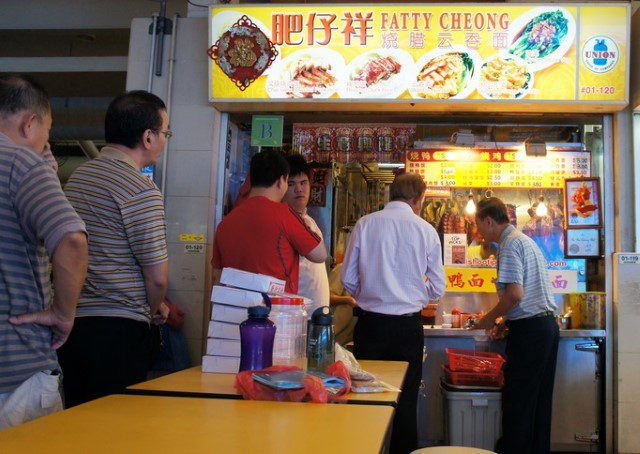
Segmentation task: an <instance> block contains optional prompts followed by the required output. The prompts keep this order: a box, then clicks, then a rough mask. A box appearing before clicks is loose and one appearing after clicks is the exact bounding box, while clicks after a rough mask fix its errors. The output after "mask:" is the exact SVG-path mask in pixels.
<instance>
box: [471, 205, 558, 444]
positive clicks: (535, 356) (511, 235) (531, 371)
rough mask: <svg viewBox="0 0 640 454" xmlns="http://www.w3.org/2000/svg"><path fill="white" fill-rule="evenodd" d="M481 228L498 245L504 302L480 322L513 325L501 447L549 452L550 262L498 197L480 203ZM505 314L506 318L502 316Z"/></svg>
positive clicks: (497, 327)
mask: <svg viewBox="0 0 640 454" xmlns="http://www.w3.org/2000/svg"><path fill="white" fill-rule="evenodd" d="M476 223H477V225H478V232H479V233H480V234H481V235H482V236H483V238H484V241H485V242H486V243H497V244H498V245H499V248H498V279H497V281H496V286H497V290H498V304H497V305H496V306H495V307H494V308H493V309H491V310H490V311H489V312H488V313H487V314H486V315H485V316H484V317H483V318H482V319H481V320H480V321H479V322H478V324H477V325H476V326H475V328H476V329H492V333H491V334H492V337H496V335H497V334H498V333H499V332H501V331H503V329H504V327H503V326H502V324H503V323H505V322H506V324H507V326H508V329H509V331H508V336H507V350H506V355H507V363H506V365H505V368H504V379H505V384H504V388H503V390H502V438H501V439H500V440H499V441H498V444H497V446H496V450H497V452H498V453H507V454H512V453H513V454H516V453H517V454H520V453H536V454H541V453H548V452H549V449H550V437H551V405H552V398H553V382H554V379H555V372H556V357H557V354H558V340H559V331H558V325H557V323H556V320H555V316H554V312H555V311H556V310H557V306H556V304H555V301H554V297H553V293H552V290H551V284H550V282H549V272H548V270H547V262H546V260H545V258H544V255H543V254H542V251H540V248H538V246H537V245H536V243H534V241H533V240H532V239H531V238H529V237H528V236H526V235H525V234H523V233H521V232H519V231H517V230H516V229H515V227H513V226H512V225H511V224H510V223H509V216H508V214H507V208H506V206H505V205H504V203H503V202H502V201H501V200H500V199H498V198H495V197H491V198H488V199H484V200H482V201H481V202H479V203H478V206H477V211H476ZM499 317H502V318H503V320H504V321H505V322H498V323H497V324H496V319H498V318H499Z"/></svg>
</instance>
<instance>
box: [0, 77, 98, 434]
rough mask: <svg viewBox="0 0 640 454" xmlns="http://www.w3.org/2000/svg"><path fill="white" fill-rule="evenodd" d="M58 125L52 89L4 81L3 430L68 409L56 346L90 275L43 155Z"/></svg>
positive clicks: (80, 233) (0, 158) (0, 108)
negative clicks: (50, 97)
mask: <svg viewBox="0 0 640 454" xmlns="http://www.w3.org/2000/svg"><path fill="white" fill-rule="evenodd" d="M50 128H51V108H50V106H49V100H48V98H47V95H46V93H45V92H44V90H43V89H42V88H41V87H40V86H38V85H37V84H35V83H33V82H32V81H30V80H28V79H24V78H21V77H17V76H0V231H2V241H1V243H0V430H1V429H4V428H6V427H9V426H14V425H17V424H20V423H22V422H25V421H28V420H31V419H35V418H37V417H39V416H43V415H46V414H48V413H52V412H54V411H57V410H61V409H62V399H61V396H60V391H59V388H60V374H59V371H58V361H57V359H56V353H55V349H57V348H58V347H60V345H62V344H63V343H64V342H65V341H66V339H67V337H68V335H69V332H70V331H71V327H72V326H73V320H74V314H75V309H76V303H77V301H78V295H79V294H80V288H81V287H82V283H83V282H84V277H85V274H86V271H87V237H86V234H85V227H84V224H83V223H82V220H81V219H80V218H79V217H78V215H77V214H76V212H75V211H73V208H71V205H69V202H67V199H66V198H65V197H64V194H63V192H62V188H61V187H60V182H59V180H58V177H57V176H56V174H55V172H54V171H53V169H52V167H51V165H50V164H48V163H47V162H46V161H45V160H44V159H43V158H42V156H41V154H42V153H43V151H44V150H45V147H46V145H47V141H48V140H49V129H50ZM49 259H51V262H52V265H53V285H54V287H55V294H53V292H52V289H51V281H50V278H49V270H48V265H49Z"/></svg>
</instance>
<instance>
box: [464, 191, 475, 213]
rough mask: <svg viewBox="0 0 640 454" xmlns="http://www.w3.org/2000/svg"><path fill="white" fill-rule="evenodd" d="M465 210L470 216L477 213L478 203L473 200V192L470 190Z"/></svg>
mask: <svg viewBox="0 0 640 454" xmlns="http://www.w3.org/2000/svg"><path fill="white" fill-rule="evenodd" d="M464 212H465V213H466V214H468V215H469V216H473V215H474V214H476V203H475V202H474V200H473V192H471V191H469V201H468V202H467V206H465V207H464Z"/></svg>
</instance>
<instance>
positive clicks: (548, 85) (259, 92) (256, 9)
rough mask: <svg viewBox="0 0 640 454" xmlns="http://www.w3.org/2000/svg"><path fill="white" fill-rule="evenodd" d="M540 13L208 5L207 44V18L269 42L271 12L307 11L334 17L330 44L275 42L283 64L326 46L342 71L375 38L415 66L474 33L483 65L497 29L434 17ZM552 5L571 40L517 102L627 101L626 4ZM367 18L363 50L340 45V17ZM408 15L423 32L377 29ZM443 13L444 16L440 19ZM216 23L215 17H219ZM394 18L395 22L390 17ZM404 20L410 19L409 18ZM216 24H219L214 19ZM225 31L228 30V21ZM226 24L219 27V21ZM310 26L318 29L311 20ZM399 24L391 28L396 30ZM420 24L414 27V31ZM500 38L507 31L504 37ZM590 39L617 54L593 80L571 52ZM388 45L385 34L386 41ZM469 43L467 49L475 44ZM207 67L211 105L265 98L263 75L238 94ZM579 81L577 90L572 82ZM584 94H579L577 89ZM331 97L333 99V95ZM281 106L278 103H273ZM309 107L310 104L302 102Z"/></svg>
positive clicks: (355, 42) (497, 8) (375, 43)
mask: <svg viewBox="0 0 640 454" xmlns="http://www.w3.org/2000/svg"><path fill="white" fill-rule="evenodd" d="M539 7H541V5H530V4H529V5H522V6H520V5H517V6H513V5H503V4H497V5H488V6H478V5H469V6H466V5H442V4H437V5H430V4H413V5H407V4H404V5H383V6H377V5H376V6H366V5H365V6H363V5H347V6H338V5H334V6H300V5H295V6H272V5H270V6H264V7H263V6H243V5H233V6H231V7H211V10H210V14H211V16H210V27H211V31H210V34H211V36H210V45H213V44H215V42H216V41H217V40H218V38H219V35H218V36H213V35H216V34H221V32H220V27H219V26H218V30H215V28H216V27H214V26H213V25H212V24H213V23H214V19H215V18H216V16H217V15H219V14H224V15H226V17H225V21H227V22H229V21H230V20H229V18H233V17H235V16H234V13H236V12H237V19H239V18H240V17H241V16H242V15H244V14H246V15H247V16H249V18H250V19H251V20H252V21H254V22H256V23H259V24H262V25H263V27H264V28H266V29H267V30H269V31H270V32H271V36H268V38H269V39H271V40H272V41H273V29H272V28H273V27H272V16H273V15H274V14H302V17H303V24H304V25H306V21H307V20H308V18H309V15H310V14H311V13H316V14H318V15H320V14H335V15H336V16H337V17H336V19H335V21H334V22H333V25H334V26H336V27H337V29H336V30H333V31H332V34H331V40H330V42H329V43H328V45H326V46H318V45H312V46H309V45H308V44H307V37H308V32H307V28H306V27H305V28H304V29H303V31H302V32H301V33H300V34H299V35H296V38H300V39H301V40H302V42H301V43H300V44H299V45H287V44H283V45H280V46H277V49H278V51H279V53H280V56H279V58H280V59H284V58H286V57H287V56H289V55H291V54H292V53H293V52H296V51H298V50H301V49H310V48H326V49H333V50H335V51H337V52H338V53H339V54H341V55H342V57H343V58H344V60H345V63H346V64H347V65H348V64H349V62H351V61H352V60H353V59H355V58H356V57H358V56H359V55H361V54H363V53H365V52H367V51H371V50H375V49H380V48H383V47H384V46H383V45H384V44H385V42H384V41H385V36H384V35H383V34H388V33H397V46H398V47H397V48H398V49H401V50H404V51H406V52H408V53H409V54H410V55H411V57H412V58H413V60H414V62H417V61H418V60H419V59H420V58H421V57H422V56H423V55H425V54H426V53H427V52H430V51H431V50H433V49H437V48H438V44H439V43H441V41H442V38H443V34H444V35H446V34H449V35H450V39H451V41H450V42H451V44H453V45H463V46H465V45H466V44H465V43H466V42H469V38H470V34H477V36H476V37H475V38H474V41H475V39H476V38H479V42H477V43H475V44H477V49H476V50H477V52H478V53H479V54H480V56H481V57H482V58H483V59H486V58H488V57H491V56H493V55H494V54H497V53H499V52H500V51H499V50H496V49H495V48H494V39H495V36H494V32H503V30H492V31H488V30H486V29H485V30H478V29H474V28H472V29H469V30H447V29H445V28H443V27H442V25H445V26H446V25H447V22H446V21H445V22H444V23H443V24H442V25H441V23H440V20H439V18H440V17H443V15H444V17H449V23H450V22H451V17H452V16H451V15H452V14H457V13H460V14H470V15H471V16H472V17H475V15H480V16H485V17H486V15H489V14H493V13H497V14H498V15H501V14H508V16H509V21H510V23H513V22H514V21H516V20H517V19H518V17H520V16H521V15H525V14H527V13H531V11H532V10H534V9H536V8H539ZM554 7H558V8H563V9H564V10H566V11H567V12H569V13H570V14H571V16H572V17H573V18H574V21H575V24H576V36H575V38H574V44H573V45H571V47H570V48H569V49H568V50H567V51H566V53H565V54H564V56H563V61H561V62H558V63H555V64H553V65H551V66H549V67H547V68H544V69H541V70H538V71H536V72H535V73H534V87H533V88H534V90H533V92H531V93H529V94H528V95H527V96H525V97H523V98H521V99H520V100H519V101H521V102H526V101H571V100H591V101H601V102H602V101H604V102H621V101H626V100H627V94H626V88H627V81H626V73H627V61H626V49H627V47H626V46H627V42H628V39H629V33H628V32H629V31H628V28H627V23H628V7H626V6H576V5H572V4H569V5H552V6H551V8H554ZM369 12H370V13H372V20H371V22H370V24H371V26H372V28H371V30H369V32H368V33H369V35H371V36H370V37H369V38H368V39H367V42H366V45H360V43H359V39H358V37H359V35H355V34H354V35H353V36H352V42H351V45H349V46H347V45H345V36H346V35H345V34H344V33H342V32H343V31H344V27H345V21H344V18H345V15H346V14H350V15H351V17H354V16H355V15H356V14H357V13H364V14H366V13H369ZM394 13H395V14H397V15H399V14H402V13H407V14H416V13H420V14H423V13H430V14H431V19H430V23H429V29H428V30H425V29H424V26H425V21H424V20H423V21H422V23H420V25H419V26H418V28H419V29H418V30H413V28H412V24H411V20H409V24H408V27H407V29H406V30H397V31H396V30H390V29H389V27H388V28H387V30H382V23H383V17H384V18H385V21H386V23H387V24H390V19H389V18H390V17H392V15H393V14H394ZM446 15H449V16H446ZM221 17H222V16H221ZM396 17H398V16H396ZM410 17H411V16H410ZM218 22H220V21H218ZM230 22H231V23H229V24H227V25H226V26H227V27H228V26H230V25H231V24H232V23H233V20H231V21H230ZM225 23H226V22H225ZM316 23H318V24H319V22H318V19H316ZM400 24H401V22H400V23H399V26H401V25H400ZM420 26H422V29H420ZM412 32H413V33H415V32H421V33H424V48H421V49H415V48H411V47H410V40H411V33H412ZM504 32H505V33H508V31H504ZM593 35H606V36H609V37H611V38H612V39H615V40H616V43H617V45H618V47H619V49H620V56H619V61H618V63H617V65H616V67H615V68H613V70H611V71H609V72H607V73H604V74H594V73H592V72H591V71H589V70H588V69H587V68H585V67H584V65H583V64H581V63H579V61H580V53H579V51H578V49H577V46H576V43H581V45H582V44H583V43H584V41H585V40H587V39H589V37H591V36H593ZM323 37H324V31H322V30H316V31H315V40H316V41H318V40H322V39H323ZM386 38H387V39H388V35H387V36H386ZM475 44H473V45H474V46H475ZM210 65H211V81H210V82H211V98H212V99H213V100H223V99H225V100H233V99H261V100H269V99H272V98H270V97H269V94H268V92H267V90H266V81H267V78H268V74H269V69H267V71H266V72H265V73H264V74H263V75H262V76H260V77H258V78H257V79H256V80H255V81H254V82H253V83H252V84H251V85H250V86H249V87H248V88H247V89H246V90H244V91H241V90H239V89H238V88H237V87H236V86H235V84H234V83H233V82H232V81H231V80H230V79H229V78H228V77H227V76H226V74H224V73H223V72H222V70H221V69H220V67H219V66H218V65H217V64H216V63H215V62H213V61H211V62H210ZM578 81H579V86H577V85H576V84H577V82H578ZM582 86H588V87H595V88H594V90H595V91H596V92H594V93H590V94H588V95H585V94H580V95H579V93H580V91H581V90H580V89H581V87H582ZM600 87H613V89H607V90H604V91H603V90H602V89H601V88H600ZM583 91H584V90H583ZM331 98H339V96H338V94H337V93H335V94H333V95H332V96H331ZM273 99H274V100H275V99H278V100H280V101H281V100H282V99H286V98H273ZM397 99H412V96H411V94H410V93H409V91H408V90H404V91H403V92H402V93H401V94H400V95H399V96H398V97H397ZM467 99H471V100H483V101H486V100H484V98H483V97H482V96H481V95H480V94H479V93H478V91H477V90H474V91H473V92H472V93H471V94H470V95H469V96H468V97H467ZM310 101H312V100H310ZM416 101H417V102H429V100H422V99H416ZM449 101H450V102H456V101H460V100H458V99H450V100H449ZM489 102H500V100H489Z"/></svg>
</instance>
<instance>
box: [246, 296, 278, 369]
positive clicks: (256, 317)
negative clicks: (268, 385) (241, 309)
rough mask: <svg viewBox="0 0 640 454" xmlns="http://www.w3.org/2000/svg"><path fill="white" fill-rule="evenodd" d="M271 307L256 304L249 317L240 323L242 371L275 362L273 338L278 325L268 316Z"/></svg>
mask: <svg viewBox="0 0 640 454" xmlns="http://www.w3.org/2000/svg"><path fill="white" fill-rule="evenodd" d="M269 311H270V309H269V308H268V307H265V306H254V307H250V308H249V309H248V313H249V318H248V319H247V320H245V321H244V322H242V323H240V372H242V371H243V370H260V369H264V368H266V367H269V366H271V365H272V364H273V339H274V337H275V335H276V326H275V325H274V324H273V322H272V321H271V320H269V319H268V318H267V316H268V315H269Z"/></svg>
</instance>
